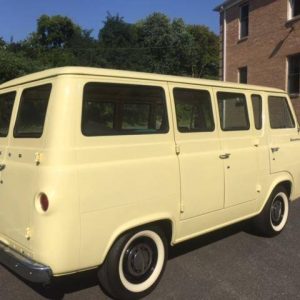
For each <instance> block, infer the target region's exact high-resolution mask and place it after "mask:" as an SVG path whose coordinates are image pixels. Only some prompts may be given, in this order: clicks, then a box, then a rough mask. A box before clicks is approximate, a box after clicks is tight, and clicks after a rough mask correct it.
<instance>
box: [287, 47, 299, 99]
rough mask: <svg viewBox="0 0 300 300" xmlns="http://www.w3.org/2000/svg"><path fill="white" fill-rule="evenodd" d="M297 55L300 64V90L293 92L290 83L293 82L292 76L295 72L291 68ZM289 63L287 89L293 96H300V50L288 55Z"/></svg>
mask: <svg viewBox="0 0 300 300" xmlns="http://www.w3.org/2000/svg"><path fill="white" fill-rule="evenodd" d="M295 57H297V59H298V65H299V66H298V68H299V73H298V91H297V92H292V91H291V88H290V84H291V77H292V76H293V75H294V74H291V69H292V63H291V60H292V59H294V58H295ZM287 63H288V67H287V90H288V93H289V95H291V96H292V97H298V96H299V95H300V52H299V53H295V54H292V55H289V56H288V57H287ZM296 75H297V74H296Z"/></svg>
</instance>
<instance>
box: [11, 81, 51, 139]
mask: <svg viewBox="0 0 300 300" xmlns="http://www.w3.org/2000/svg"><path fill="white" fill-rule="evenodd" d="M51 87H52V86H51V84H46V85H41V86H37V87H33V88H28V89H25V90H24V91H23V93H22V96H21V100H20V106H19V111H18V115H17V121H16V125H15V129H14V137H16V138H39V137H41V136H42V134H43V129H44V123H45V118H46V112H47V106H48V101H49V97H50V93H51Z"/></svg>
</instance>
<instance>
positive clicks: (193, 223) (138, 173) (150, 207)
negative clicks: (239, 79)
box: [0, 67, 300, 299]
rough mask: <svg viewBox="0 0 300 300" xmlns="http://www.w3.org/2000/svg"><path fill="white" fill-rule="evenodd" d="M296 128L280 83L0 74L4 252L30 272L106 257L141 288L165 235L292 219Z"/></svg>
mask: <svg viewBox="0 0 300 300" xmlns="http://www.w3.org/2000/svg"><path fill="white" fill-rule="evenodd" d="M299 182H300V134H299V127H298V124H297V121H296V116H295V113H294V110H293V108H292V106H291V102H290V100H289V97H288V96H287V94H286V93H285V92H284V91H282V90H277V89H271V88H264V87H258V86H250V85H238V84H229V83H223V82H218V81H208V80H200V79H192V78H184V77H174V76H163V75H154V74H144V73H136V72H126V71H117V70H106V69H94V68H79V67H66V68H57V69H51V70H48V71H44V72H39V73H35V74H32V75H28V76H24V77H21V78H18V79H15V80H12V81H9V82H7V83H4V84H2V85H1V86H0V262H1V263H2V264H4V265H6V266H7V267H8V268H10V269H11V270H13V271H14V272H16V273H18V274H19V275H21V276H22V277H24V278H26V279H27V280H30V281H33V282H38V283H48V282H50V280H51V278H52V277H53V276H62V275H66V274H71V273H75V272H80V271H82V270H87V269H92V268H99V272H98V274H99V280H100V282H101V284H102V286H103V288H104V289H105V290H106V291H107V292H108V293H109V294H110V295H111V296H113V297H114V298H117V299H136V298H140V297H143V296H145V295H147V294H148V293H150V292H151V290H152V289H153V288H154V287H155V285H156V284H157V283H158V281H159V279H160V277H161V275H162V273H163V270H164V268H165V264H166V261H167V256H168V245H175V244H177V243H180V242H182V241H185V240H188V239H191V238H193V237H196V236H199V235H201V234H204V233H206V232H209V231H212V230H215V229H217V228H221V227H224V226H227V225H229V224H232V223H235V222H239V221H241V220H245V219H250V218H251V219H252V221H253V224H254V226H255V228H256V230H258V231H259V232H260V233H262V234H265V235H267V236H274V235H276V234H278V233H279V232H280V231H282V229H283V228H284V226H285V224H286V222H287V218H288V211H289V201H290V200H294V199H296V198H297V197H299V195H300V185H299V184H298V183H299Z"/></svg>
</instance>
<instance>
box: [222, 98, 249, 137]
mask: <svg viewBox="0 0 300 300" xmlns="http://www.w3.org/2000/svg"><path fill="white" fill-rule="evenodd" d="M217 98H218V107H219V113H220V122H221V128H222V130H224V131H236V130H248V129H249V128H250V126H249V118H248V110H247V102H246V97H245V95H244V94H238V93H227V92H218V93H217Z"/></svg>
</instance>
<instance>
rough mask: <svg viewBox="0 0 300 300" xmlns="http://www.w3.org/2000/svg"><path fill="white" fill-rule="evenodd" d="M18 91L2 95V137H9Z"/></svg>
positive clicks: (0, 105) (0, 110) (0, 117)
mask: <svg viewBox="0 0 300 300" xmlns="http://www.w3.org/2000/svg"><path fill="white" fill-rule="evenodd" d="M15 98H16V92H11V93H6V94H2V95H0V137H7V135H8V130H9V124H10V119H11V114H12V110H13V106H14V102H15Z"/></svg>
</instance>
